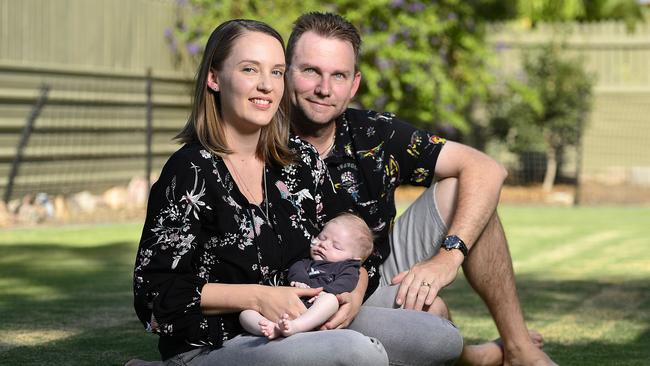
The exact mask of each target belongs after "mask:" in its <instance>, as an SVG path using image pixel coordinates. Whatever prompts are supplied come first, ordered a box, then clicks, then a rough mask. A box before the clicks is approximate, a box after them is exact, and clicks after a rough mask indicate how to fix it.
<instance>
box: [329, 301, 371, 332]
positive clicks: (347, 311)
mask: <svg viewBox="0 0 650 366" xmlns="http://www.w3.org/2000/svg"><path fill="white" fill-rule="evenodd" d="M336 298H337V299H338V300H339V310H338V311H337V312H336V313H334V315H332V317H331V318H329V319H328V320H327V322H325V324H323V325H322V326H321V327H320V330H329V329H341V328H347V327H348V325H350V323H352V320H354V317H355V316H357V314H358V313H359V309H361V304H362V303H363V292H362V293H361V294H357V293H356V292H344V293H342V294H338V295H336Z"/></svg>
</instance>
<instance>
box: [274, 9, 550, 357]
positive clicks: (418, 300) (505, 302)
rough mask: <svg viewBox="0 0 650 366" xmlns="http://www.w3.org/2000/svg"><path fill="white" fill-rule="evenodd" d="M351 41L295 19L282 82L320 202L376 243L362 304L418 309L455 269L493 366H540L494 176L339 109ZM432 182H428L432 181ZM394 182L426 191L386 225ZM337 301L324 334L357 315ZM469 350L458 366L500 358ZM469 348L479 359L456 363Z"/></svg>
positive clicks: (449, 151)
mask: <svg viewBox="0 0 650 366" xmlns="http://www.w3.org/2000/svg"><path fill="white" fill-rule="evenodd" d="M360 44H361V39H360V36H359V34H358V32H357V30H356V29H355V28H354V26H353V25H352V24H350V23H349V22H347V21H346V20H345V19H343V18H341V17H340V16H338V15H334V14H322V13H308V14H305V15H303V16H301V17H300V18H299V19H298V20H297V21H296V23H295V26H294V29H293V32H292V34H291V36H290V38H289V42H288V45H287V63H288V64H289V70H288V73H287V76H288V92H289V93H290V97H291V101H292V105H293V116H292V118H293V128H294V131H295V132H296V133H297V134H298V135H300V136H301V137H302V138H303V139H305V140H307V141H309V142H310V143H312V144H313V145H314V147H316V149H317V150H318V151H319V153H320V155H321V157H322V158H323V159H324V160H325V162H326V163H327V166H328V169H329V171H330V175H331V178H332V184H334V186H335V187H336V188H337V191H338V195H337V197H334V198H329V201H325V202H324V205H325V206H327V205H328V204H329V205H341V204H343V207H342V210H353V211H356V212H357V213H358V214H360V215H361V216H362V217H363V218H364V220H366V222H367V223H368V225H369V226H370V227H371V228H372V229H373V232H374V234H375V235H376V237H377V239H376V240H375V252H374V253H373V255H372V256H371V257H370V258H369V259H368V261H367V262H366V265H364V266H365V268H366V269H367V272H368V291H367V293H366V297H368V299H367V301H366V303H365V304H364V306H367V305H373V306H386V307H391V306H392V305H393V303H394V304H397V305H398V306H402V307H404V308H405V309H415V310H426V309H427V308H428V306H429V305H431V304H432V303H433V300H434V299H435V297H436V296H437V294H438V291H439V290H440V289H442V288H443V287H445V286H447V285H449V284H450V283H451V282H452V281H453V280H454V279H455V277H456V274H457V271H458V268H459V267H460V266H461V265H462V267H463V271H464V273H465V276H466V277H467V279H468V281H469V283H470V284H471V285H472V287H473V288H474V290H475V291H476V292H477V293H478V294H479V295H480V296H481V298H482V299H483V300H484V302H485V303H486V305H487V307H488V308H489V310H490V312H491V314H492V316H493V318H494V321H495V323H496V325H497V328H498V330H499V333H500V334H501V337H502V341H503V351H504V353H503V362H504V363H505V364H508V365H510V364H512V365H533V364H535V365H538V364H539V365H552V364H553V362H552V361H551V360H550V358H549V357H548V356H547V355H546V354H544V352H542V351H541V350H540V349H539V348H538V347H537V346H536V345H535V344H534V343H533V342H534V341H535V338H536V337H534V336H533V335H532V334H533V333H531V335H529V332H528V330H527V328H526V325H525V322H524V319H523V313H522V310H521V306H520V304H519V300H518V297H517V291H516V286H515V280H514V273H513V269H512V261H511V258H510V253H509V251H508V247H507V242H506V238H505V234H504V232H503V228H502V226H501V224H500V222H499V218H498V216H497V214H496V206H497V204H498V199H499V194H500V190H501V186H502V184H503V181H504V179H505V177H506V171H505V169H504V168H503V167H502V166H501V165H500V164H498V163H497V162H496V161H494V160H493V159H491V158H490V157H488V156H487V155H485V154H483V153H481V152H479V151H477V150H474V149H472V148H470V147H467V146H464V145H461V144H458V143H454V142H450V141H445V140H444V139H441V138H438V137H436V136H432V135H431V134H429V133H427V132H426V131H420V130H416V129H415V128H413V127H411V126H410V125H408V124H406V123H404V122H401V121H399V120H398V119H397V118H396V117H394V116H393V115H391V114H379V113H375V112H372V111H361V110H356V109H352V108H348V104H349V103H350V101H351V99H352V98H353V97H354V95H355V94H356V92H357V89H358V87H359V83H360V80H361V73H360V72H359V70H358V65H357V61H358V53H359V47H360ZM434 178H435V180H438V182H437V183H435V184H432V183H433V181H434ZM402 183H409V184H415V185H423V186H430V188H429V189H428V190H427V191H425V193H424V194H423V195H422V196H421V197H420V198H419V199H418V200H417V201H416V202H415V203H414V204H413V205H412V206H411V207H410V208H409V209H408V210H407V211H406V212H405V213H404V215H402V217H400V220H398V221H397V222H396V223H395V225H393V221H394V218H395V214H396V208H395V202H394V191H395V188H396V187H397V186H399V185H400V184H402ZM326 199H328V198H326ZM441 245H442V248H443V250H440V251H438V249H439V248H440V247H441ZM363 283H364V284H365V282H363ZM391 284H395V285H394V286H391ZM377 289H378V290H377ZM347 295H348V296H339V301H340V302H341V310H340V311H339V312H338V313H337V314H335V316H334V317H333V318H332V319H330V321H329V322H328V323H326V324H325V328H329V329H331V328H337V327H342V326H348V325H349V324H350V323H351V321H352V319H353V318H354V317H355V315H357V313H358V312H359V307H360V303H361V300H360V297H359V295H358V294H357V295H354V294H352V295H350V294H347ZM360 314H363V311H361V313H360ZM377 321H380V320H379V319H377ZM352 328H353V329H355V326H354V323H353V324H352ZM361 331H362V332H363V330H361ZM531 337H532V338H533V339H531ZM380 340H381V338H380ZM382 342H384V341H383V340H382ZM540 342H541V340H540ZM384 345H385V346H386V344H384ZM474 347H477V348H476V349H472V348H468V347H466V348H465V350H464V356H466V357H464V361H466V362H468V363H479V362H482V361H483V360H484V358H485V357H488V358H489V357H492V359H494V357H500V355H497V354H496V353H494V352H493V351H494V350H493V348H490V345H481V346H474ZM481 347H483V348H481ZM386 348H387V350H388V349H389V347H388V346H387V347H386ZM472 351H479V352H474V353H473V355H472V356H468V355H467V354H468V353H472ZM484 351H485V352H488V353H490V352H492V353H491V356H490V355H487V356H486V355H485V352H484ZM389 353H390V352H389ZM389 356H390V354H389ZM499 363H500V362H499Z"/></svg>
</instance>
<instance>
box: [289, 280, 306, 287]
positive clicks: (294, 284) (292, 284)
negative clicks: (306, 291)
mask: <svg viewBox="0 0 650 366" xmlns="http://www.w3.org/2000/svg"><path fill="white" fill-rule="evenodd" d="M290 285H291V286H293V287H297V288H310V287H309V286H307V285H306V284H304V283H302V282H298V281H291V283H290Z"/></svg>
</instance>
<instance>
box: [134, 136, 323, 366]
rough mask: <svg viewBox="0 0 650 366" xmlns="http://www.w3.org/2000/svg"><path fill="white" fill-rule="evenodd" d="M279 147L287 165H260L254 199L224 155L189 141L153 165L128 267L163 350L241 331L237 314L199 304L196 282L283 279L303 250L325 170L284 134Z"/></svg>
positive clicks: (307, 148)
mask: <svg viewBox="0 0 650 366" xmlns="http://www.w3.org/2000/svg"><path fill="white" fill-rule="evenodd" d="M289 147H290V148H291V149H292V150H293V151H294V152H295V153H296V160H295V162H294V163H293V164H291V165H288V166H286V167H280V166H269V165H268V164H267V165H266V167H265V175H266V193H265V202H262V204H261V205H260V206H256V205H253V204H250V203H249V202H248V201H247V200H246V198H245V197H244V196H243V195H242V194H241V193H240V191H239V190H238V188H237V186H236V184H235V183H234V180H233V177H232V176H231V175H230V173H229V171H228V169H227V168H226V165H225V164H224V161H223V160H222V159H221V158H219V157H217V156H214V155H212V154H210V153H209V152H208V151H207V150H205V149H204V148H203V147H202V146H201V145H199V144H187V145H185V146H183V147H182V148H181V149H179V150H178V151H177V152H176V153H174V154H173V155H172V156H171V158H170V159H169V160H168V161H167V163H166V164H165V166H164V167H163V170H162V173H161V175H160V178H159V180H158V181H157V182H156V183H155V184H154V185H153V187H152V188H151V193H150V196H149V204H148V208H147V218H146V221H145V225H144V229H143V232H142V239H141V240H140V248H139V250H138V253H137V257H136V262H135V271H134V296H135V300H134V305H135V309H136V313H137V315H138V317H139V319H140V321H142V323H143V324H144V325H145V327H147V329H149V330H153V331H154V332H156V333H158V334H159V335H160V340H159V345H158V347H159V350H160V353H161V355H162V357H163V359H167V358H170V357H172V356H174V355H176V354H179V353H182V352H186V351H189V350H191V349H193V348H195V347H201V346H206V345H208V346H213V347H219V346H221V345H222V342H223V341H224V340H227V339H230V338H232V337H234V336H236V335H238V334H240V333H241V332H242V331H243V330H242V329H241V327H240V325H239V321H238V318H237V316H238V314H225V315H215V316H206V315H204V314H203V313H202V312H201V308H200V300H201V290H202V287H203V285H205V284H206V283H209V282H216V283H241V284H246V283H249V284H263V285H271V286H277V285H285V280H286V269H287V268H289V266H290V265H291V264H292V263H293V262H295V261H296V260H299V259H302V258H306V257H308V256H309V245H310V241H311V238H312V237H313V236H314V235H317V234H318V232H319V231H320V229H321V228H322V223H321V221H322V219H323V218H322V216H321V212H320V211H321V208H322V205H321V203H320V201H321V198H322V197H321V194H322V192H321V188H322V187H323V183H324V182H326V181H328V180H329V179H327V180H326V179H325V178H326V175H327V169H326V167H325V166H324V164H323V163H322V161H321V160H320V159H319V158H318V154H317V153H316V151H315V150H314V149H313V147H311V145H308V144H307V143H305V142H302V140H300V139H298V138H296V137H292V138H291V139H290V142H289ZM328 186H330V190H331V185H329V184H327V185H326V186H324V187H325V188H327V187H328ZM266 202H268V216H269V217H266V214H267V208H266ZM152 315H153V317H154V318H155V320H156V322H157V323H158V326H157V327H153V329H152V327H151V320H152Z"/></svg>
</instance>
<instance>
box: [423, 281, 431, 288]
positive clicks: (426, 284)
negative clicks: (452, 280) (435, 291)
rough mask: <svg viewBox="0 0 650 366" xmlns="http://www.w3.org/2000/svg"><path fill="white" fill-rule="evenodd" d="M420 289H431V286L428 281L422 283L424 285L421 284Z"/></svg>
mask: <svg viewBox="0 0 650 366" xmlns="http://www.w3.org/2000/svg"><path fill="white" fill-rule="evenodd" d="M420 287H431V284H430V283H429V282H427V281H422V283H421V284H420Z"/></svg>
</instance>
